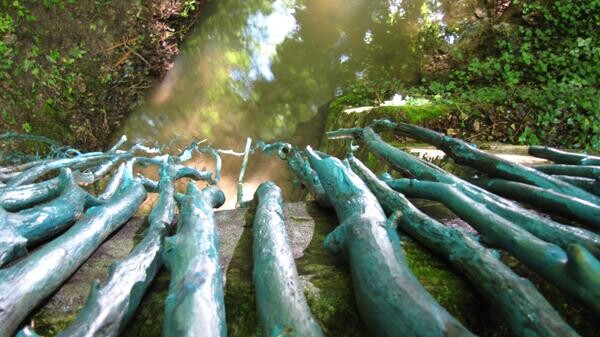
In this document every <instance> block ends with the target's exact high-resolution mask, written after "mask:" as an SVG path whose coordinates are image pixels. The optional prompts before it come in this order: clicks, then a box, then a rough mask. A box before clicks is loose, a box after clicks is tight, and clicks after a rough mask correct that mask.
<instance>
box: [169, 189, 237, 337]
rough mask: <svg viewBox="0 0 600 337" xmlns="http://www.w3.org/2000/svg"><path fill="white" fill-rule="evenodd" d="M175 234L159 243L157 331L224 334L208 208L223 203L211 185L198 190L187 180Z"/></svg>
mask: <svg viewBox="0 0 600 337" xmlns="http://www.w3.org/2000/svg"><path fill="white" fill-rule="evenodd" d="M179 202H180V203H181V204H182V206H181V207H182V208H181V215H180V219H179V224H178V226H177V234H176V235H175V236H173V237H170V238H167V239H166V242H165V246H166V247H165V252H164V254H163V256H164V262H165V264H166V266H167V268H168V269H169V270H170V271H171V283H170V284H169V294H168V296H167V301H166V305H165V322H164V325H163V336H173V337H191V336H220V337H224V336H227V326H226V324H225V304H224V295H223V276H222V272H221V265H220V263H219V236H218V233H217V228H216V225H215V220H214V215H213V208H217V207H220V206H221V205H222V204H223V203H224V202H225V195H224V194H223V192H222V191H221V190H220V189H218V188H217V187H215V186H209V187H206V188H205V189H203V190H202V191H200V190H199V189H198V188H197V187H196V185H194V184H193V183H190V184H189V185H188V188H187V193H186V195H185V196H184V197H183V200H179Z"/></svg>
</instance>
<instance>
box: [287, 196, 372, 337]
mask: <svg viewBox="0 0 600 337" xmlns="http://www.w3.org/2000/svg"><path fill="white" fill-rule="evenodd" d="M307 210H308V211H309V213H310V214H311V216H312V217H313V219H314V221H315V230H314V234H313V237H312V240H311V242H310V245H309V246H308V248H307V249H306V250H305V251H304V256H303V257H302V258H300V259H299V260H297V261H296V265H297V267H298V272H299V274H300V276H301V278H302V280H303V281H304V284H305V286H304V292H305V295H306V298H307V300H308V304H309V306H310V308H311V311H312V313H313V315H314V316H315V318H316V319H317V320H318V321H319V322H320V323H321V326H322V328H323V332H324V333H325V335H327V336H348V337H350V336H352V337H354V336H356V337H358V336H368V333H367V331H366V328H365V326H364V324H363V323H362V321H361V319H360V316H359V314H358V310H357V308H356V303H355V302H354V294H353V291H352V281H351V276H350V270H349V269H348V265H347V263H346V262H345V261H343V260H342V259H341V258H340V257H338V256H335V255H333V254H331V253H329V252H328V251H327V250H325V247H324V246H323V242H324V240H325V237H326V236H327V234H329V233H330V232H331V231H332V230H333V229H334V228H335V226H336V225H337V220H336V218H335V216H333V215H332V214H330V215H327V214H324V213H323V211H322V210H319V209H318V207H317V206H316V205H315V204H309V205H307Z"/></svg>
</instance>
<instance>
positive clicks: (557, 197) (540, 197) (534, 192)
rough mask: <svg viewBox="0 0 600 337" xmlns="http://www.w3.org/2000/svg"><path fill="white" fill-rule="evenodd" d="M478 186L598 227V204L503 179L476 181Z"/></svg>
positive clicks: (599, 215)
mask: <svg viewBox="0 0 600 337" xmlns="http://www.w3.org/2000/svg"><path fill="white" fill-rule="evenodd" d="M476 183H477V184H478V185H479V186H482V187H484V188H485V189H487V190H488V191H490V192H493V193H495V194H499V195H501V196H504V197H507V198H511V199H514V200H517V201H520V202H524V203H527V204H530V205H533V206H535V207H538V208H540V209H542V210H544V211H547V212H550V213H554V214H558V215H561V216H564V217H566V218H569V219H573V220H576V221H578V222H581V223H582V224H586V225H589V226H591V227H594V228H595V229H600V205H596V204H593V203H591V202H589V201H586V200H581V199H577V198H573V197H570V196H567V195H564V194H560V193H556V192H554V191H551V190H547V189H544V188H539V187H537V186H532V185H527V184H523V183H518V182H515V181H510V180H504V179H486V180H481V181H476Z"/></svg>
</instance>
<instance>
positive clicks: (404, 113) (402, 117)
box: [369, 103, 455, 124]
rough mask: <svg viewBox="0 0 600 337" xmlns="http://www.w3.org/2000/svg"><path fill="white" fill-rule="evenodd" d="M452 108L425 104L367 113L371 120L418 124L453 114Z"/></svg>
mask: <svg viewBox="0 0 600 337" xmlns="http://www.w3.org/2000/svg"><path fill="white" fill-rule="evenodd" d="M454 109H455V107H454V106H452V105H449V104H434V103H432V104H427V105H420V106H409V105H406V106H382V107H377V108H374V109H373V110H372V111H370V112H369V115H371V117H369V118H373V119H383V118H386V119H392V120H397V121H403V122H408V123H412V124H418V123H421V122H425V121H427V120H431V119H434V118H438V117H442V116H444V115H447V114H449V113H451V112H453V111H454Z"/></svg>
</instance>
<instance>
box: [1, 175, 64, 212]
mask: <svg viewBox="0 0 600 337" xmlns="http://www.w3.org/2000/svg"><path fill="white" fill-rule="evenodd" d="M62 187H64V186H62V185H60V184H59V183H58V177H56V178H53V179H49V180H44V181H42V182H40V183H37V184H29V185H21V186H16V187H9V186H3V187H0V207H2V208H4V209H5V210H7V211H10V212H16V211H20V210H22V209H24V208H28V207H32V206H34V205H36V204H39V203H42V202H44V201H47V200H50V199H52V198H55V197H57V196H58V195H59V194H60V192H61V188H62Z"/></svg>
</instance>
